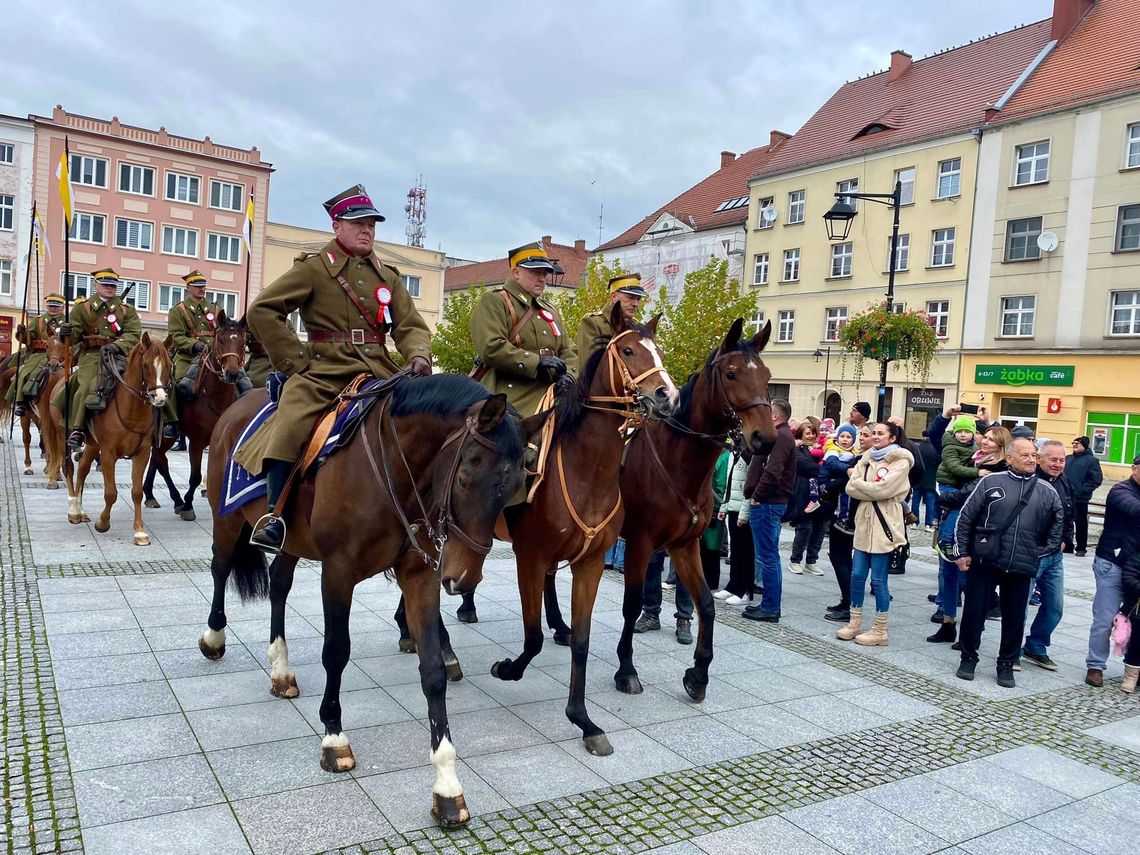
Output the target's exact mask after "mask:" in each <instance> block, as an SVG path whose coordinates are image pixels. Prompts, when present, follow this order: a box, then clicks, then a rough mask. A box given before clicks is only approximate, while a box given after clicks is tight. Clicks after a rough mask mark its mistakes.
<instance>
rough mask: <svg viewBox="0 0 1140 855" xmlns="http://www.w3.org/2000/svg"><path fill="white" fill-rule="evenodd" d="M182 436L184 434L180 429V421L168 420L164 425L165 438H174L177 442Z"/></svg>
mask: <svg viewBox="0 0 1140 855" xmlns="http://www.w3.org/2000/svg"><path fill="white" fill-rule="evenodd" d="M181 436H182V435H181V434H180V433H179V431H178V422H167V423H166V424H164V425H163V426H162V438H163V439H172V440H174V441H175V442H177V441H178V440H179V439H180V438H181Z"/></svg>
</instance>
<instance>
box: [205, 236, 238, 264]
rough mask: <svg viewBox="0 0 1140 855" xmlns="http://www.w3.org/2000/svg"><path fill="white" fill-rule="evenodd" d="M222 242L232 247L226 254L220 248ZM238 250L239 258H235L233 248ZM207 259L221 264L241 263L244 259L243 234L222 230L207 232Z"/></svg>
mask: <svg viewBox="0 0 1140 855" xmlns="http://www.w3.org/2000/svg"><path fill="white" fill-rule="evenodd" d="M222 244H225V245H226V247H228V248H229V249H230V252H229V253H228V254H226V255H222V254H221V252H219V251H218V250H219V249H220V248H221V246H222ZM235 248H236V250H237V258H234V257H233V256H234V253H233V249H235ZM206 260H207V261H217V262H219V263H221V264H241V260H242V239H241V235H227V234H224V233H222V232H206Z"/></svg>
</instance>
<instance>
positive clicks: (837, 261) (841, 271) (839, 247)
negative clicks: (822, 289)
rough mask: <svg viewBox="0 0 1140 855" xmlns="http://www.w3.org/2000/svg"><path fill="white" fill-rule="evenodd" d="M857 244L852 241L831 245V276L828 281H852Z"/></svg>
mask: <svg viewBox="0 0 1140 855" xmlns="http://www.w3.org/2000/svg"><path fill="white" fill-rule="evenodd" d="M854 259H855V244H854V243H853V242H852V241H847V242H846V243H836V244H832V245H831V268H830V269H831V275H830V276H828V277H827V278H828V279H850V278H851V267H852V262H853V261H854ZM837 265H838V266H837Z"/></svg>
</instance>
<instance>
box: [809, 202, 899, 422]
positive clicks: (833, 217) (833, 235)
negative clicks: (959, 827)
mask: <svg viewBox="0 0 1140 855" xmlns="http://www.w3.org/2000/svg"><path fill="white" fill-rule="evenodd" d="M848 199H866V200H867V201H869V202H878V203H880V204H882V205H888V206H889V207H891V208H893V209H894V222H893V224H892V225H891V257H890V260H889V262H888V265H887V270H888V272H887V311H888V312H891V311H894V307H895V267H896V266H897V264H898V252H899V207H900V203H901V201H902V181H901V180H896V181H895V190H894V192H893V193H852V192H847V193H836V194H835V204H834V205H833V206H832V207H831V210H829V211H828V212H827V213H826V214H824V215H823V220H824V223H825V224H826V226H827V237H828V239H829V240H831V241H832V242H833V243H835V242H841V241H845V240H847V236H848V235H849V234H850V233H851V221H852V220H854V219H855V215H856V214H857V213H858V211H856V210H855V208H854V206H852V205H851V204H850V203H849V202H847V201H846V200H848ZM888 362H890V360H889V359H888V358H887V357H886V356H883V357H882V358H880V359H879V404H878V407H877V408H876V414H877V415H876V418H877V419H878V420H879V421H880V422H881V421H883V420H884V419H885V417H886V408H887V363H888Z"/></svg>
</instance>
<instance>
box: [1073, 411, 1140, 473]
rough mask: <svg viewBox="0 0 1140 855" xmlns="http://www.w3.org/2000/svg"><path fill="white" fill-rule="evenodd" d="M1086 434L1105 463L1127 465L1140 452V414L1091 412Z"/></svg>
mask: <svg viewBox="0 0 1140 855" xmlns="http://www.w3.org/2000/svg"><path fill="white" fill-rule="evenodd" d="M1085 436H1087V437H1089V439H1091V440H1092V444H1091V445H1090V446H1089V448H1090V450H1091V451H1092V453H1093V454H1094V455H1096V456H1097V458H1099V459H1100V460H1102V461H1104V462H1105V463H1116V464H1120V465H1124V466H1127V465H1128V464H1130V463H1132V460H1133V459H1134V458H1135V457H1136V455H1137V454H1140V414H1136V413H1089V414H1088V417H1087V420H1086V422H1085Z"/></svg>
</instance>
